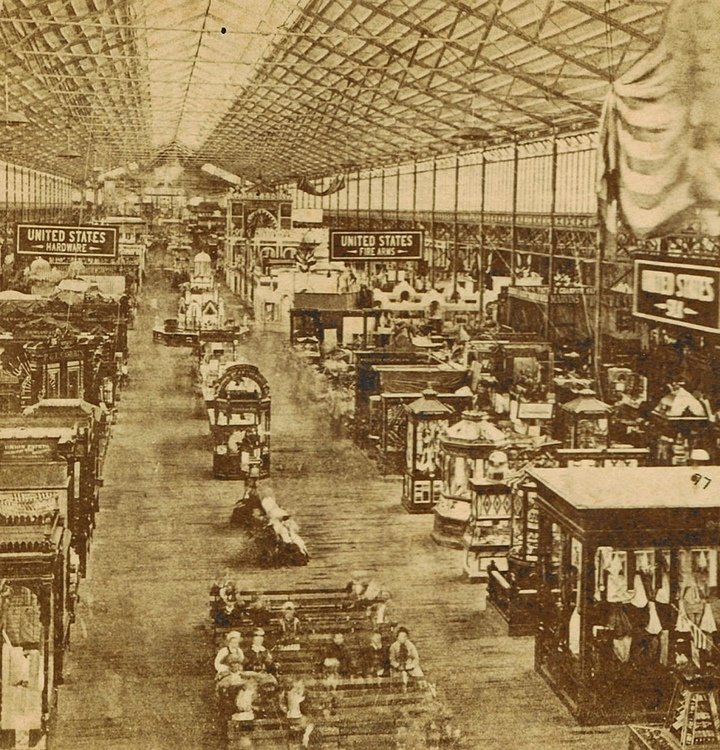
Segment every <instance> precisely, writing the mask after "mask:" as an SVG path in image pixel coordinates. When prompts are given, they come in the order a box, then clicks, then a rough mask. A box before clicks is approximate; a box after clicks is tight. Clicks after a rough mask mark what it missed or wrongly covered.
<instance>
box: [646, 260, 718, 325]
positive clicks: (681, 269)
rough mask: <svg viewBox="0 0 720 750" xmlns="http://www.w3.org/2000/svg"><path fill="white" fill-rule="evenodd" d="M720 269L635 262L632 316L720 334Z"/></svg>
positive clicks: (652, 261)
mask: <svg viewBox="0 0 720 750" xmlns="http://www.w3.org/2000/svg"><path fill="white" fill-rule="evenodd" d="M718 290H720V268H716V267H714V266H697V265H687V264H684V263H662V262H659V261H654V260H639V259H638V260H636V261H635V284H634V305H633V315H635V316H636V317H638V318H645V319H646V320H654V321H657V322H658V323H665V324H672V325H676V326H681V327H683V328H693V329H696V330H698V331H709V332H712V333H719V332H720V300H719V299H718Z"/></svg>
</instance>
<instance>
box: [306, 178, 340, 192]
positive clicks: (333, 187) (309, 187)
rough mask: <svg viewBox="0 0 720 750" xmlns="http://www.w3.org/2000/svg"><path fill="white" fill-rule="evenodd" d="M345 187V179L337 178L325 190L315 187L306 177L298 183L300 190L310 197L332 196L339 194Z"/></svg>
mask: <svg viewBox="0 0 720 750" xmlns="http://www.w3.org/2000/svg"><path fill="white" fill-rule="evenodd" d="M344 187H345V178H344V177H335V178H334V179H333V180H331V182H330V184H329V185H328V186H327V187H326V188H325V190H323V189H322V188H317V187H315V185H313V184H312V182H310V181H309V180H308V179H307V178H306V177H301V178H300V179H299V180H298V182H297V188H298V190H302V191H303V193H308V194H309V195H332V194H333V193H339V192H340V191H341V190H342V189H343V188H344Z"/></svg>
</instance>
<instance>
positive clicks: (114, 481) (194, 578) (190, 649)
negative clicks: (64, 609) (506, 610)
mask: <svg viewBox="0 0 720 750" xmlns="http://www.w3.org/2000/svg"><path fill="white" fill-rule="evenodd" d="M152 298H155V299H157V300H158V303H159V307H160V310H159V313H160V315H161V317H164V314H163V312H164V311H167V312H170V310H171V309H172V307H173V306H174V304H175V295H173V294H172V293H170V292H169V290H168V289H167V284H166V282H164V281H161V279H160V277H159V274H156V275H152V274H151V276H150V282H149V286H148V287H147V288H146V290H145V293H144V301H143V305H142V306H141V311H140V315H139V319H138V322H137V326H136V329H135V331H134V332H132V333H131V336H130V339H131V342H130V346H131V361H130V376H131V381H130V386H129V387H128V389H127V390H126V391H125V393H124V394H123V400H122V402H121V404H120V416H119V421H118V424H117V426H116V428H115V434H114V438H113V441H112V444H111V446H110V451H109V456H108V460H107V464H106V481H105V487H104V488H103V490H102V495H101V503H102V512H101V515H100V521H99V527H98V530H97V533H96V536H95V541H94V547H93V551H92V564H91V579H90V580H88V581H86V582H85V583H84V585H83V587H82V591H81V595H82V601H81V603H80V607H79V622H78V624H77V625H76V626H75V629H74V641H73V644H72V651H71V653H70V655H69V657H68V660H67V675H66V684H65V685H64V686H62V687H61V688H60V696H59V716H58V720H57V723H56V727H55V731H54V734H53V736H52V738H51V747H52V748H55V749H56V750H81V749H84V748H108V749H110V750H120V749H122V750H125V749H127V750H136V749H137V750H165V749H167V750H177V748H183V749H185V750H187V749H194V748H197V750H214V748H221V747H222V746H223V733H222V728H219V727H217V726H216V723H215V715H214V711H213V697H212V648H211V637H210V634H209V632H208V631H207V616H208V613H207V602H208V590H209V587H210V584H211V582H212V581H213V580H214V579H216V578H217V577H218V576H220V575H222V573H223V571H225V570H226V569H231V570H233V571H235V575H236V578H237V580H238V583H239V584H240V586H241V587H242V588H266V589H273V588H278V589H280V588H291V587H293V586H298V587H301V586H326V585H333V586H334V585H342V584H344V583H345V581H346V580H347V579H348V578H349V576H350V573H351V571H353V570H356V569H363V570H367V571H370V572H372V573H373V574H375V575H376V576H377V577H378V579H379V580H381V582H382V583H383V584H384V586H385V587H386V588H388V589H389V590H390V591H391V592H392V593H393V597H394V598H393V613H392V614H393V615H394V616H395V617H397V618H398V619H400V620H401V621H403V622H406V623H407V624H408V626H409V627H410V630H411V634H412V636H413V639H414V640H415V642H416V643H417V645H418V647H419V649H420V653H421V658H422V661H423V664H424V666H425V667H426V670H427V671H428V673H429V674H430V676H431V678H432V679H433V680H434V681H437V683H438V687H439V690H440V694H441V696H442V697H444V698H445V699H446V701H447V702H448V703H449V704H450V705H451V706H453V707H454V709H455V712H456V715H457V719H458V722H459V723H460V725H461V726H462V727H463V729H464V730H465V731H466V733H467V734H468V735H469V736H470V737H471V739H472V743H471V745H470V746H471V747H478V748H483V750H494V749H495V748H497V749H498V750H500V749H501V748H502V750H508V748H513V750H536V748H538V747H544V748H548V749H552V748H568V747H573V748H578V749H579V750H581V749H582V750H585V749H587V750H611V749H612V750H615V749H616V748H618V747H624V746H625V744H626V742H627V730H626V729H625V728H624V727H613V728H602V727H601V728H593V729H590V730H582V729H580V728H578V727H576V726H575V724H574V722H573V721H572V720H571V719H570V717H569V715H568V713H567V712H566V710H565V709H564V708H563V706H562V705H561V704H560V702H559V701H558V700H557V699H556V698H555V696H554V695H553V694H552V692H551V691H550V690H549V689H548V688H547V687H546V686H545V684H544V683H543V682H542V680H541V679H540V678H539V677H538V676H537V675H535V674H534V672H533V668H532V639H530V638H516V639H510V638H508V637H507V636H505V635H504V632H505V628H504V626H503V623H502V622H501V620H500V618H499V617H498V616H497V614H496V613H495V612H494V611H493V610H492V609H488V610H487V611H482V610H481V593H482V592H481V590H480V587H478V586H471V585H468V584H465V583H463V582H462V580H461V578H460V568H461V558H460V555H461V553H459V552H457V551H453V550H446V549H441V548H438V547H436V546H435V545H434V544H433V543H432V542H431V541H430V537H429V531H430V528H431V524H432V521H431V517H430V516H409V515H407V514H406V513H405V512H404V511H402V509H401V508H400V505H399V495H400V481H399V479H398V478H382V477H381V476H380V475H379V473H378V471H377V470H376V468H375V467H374V466H373V465H372V464H371V463H370V462H369V461H368V460H367V458H366V457H365V456H364V455H362V454H361V453H360V452H359V451H358V450H357V449H356V448H355V447H354V446H353V445H352V444H351V443H350V442H349V441H347V440H345V439H341V438H338V437H337V436H333V435H331V433H330V428H329V425H328V420H327V418H326V415H325V412H324V410H323V406H322V404H321V403H320V402H319V401H318V398H317V393H316V391H315V380H314V378H313V375H312V373H310V372H309V371H308V370H307V369H304V366H301V365H299V364H298V363H296V362H295V360H294V359H293V357H292V356H291V354H290V353H289V352H288V347H287V344H286V342H285V340H284V337H282V336H280V335H278V334H270V333H264V332H262V331H256V332H255V333H254V335H253V336H252V338H251V339H250V340H249V341H248V342H247V343H246V344H244V345H243V347H242V354H243V356H245V357H246V358H247V359H248V361H250V362H252V363H254V364H257V365H258V366H259V368H260V370H261V371H262V372H263V374H264V375H265V376H266V377H267V378H268V380H269V382H270V386H271V388H272V399H273V402H272V405H273V410H272V441H273V442H272V477H271V479H270V480H268V481H267V482H266V483H265V485H264V486H265V488H266V489H267V490H270V489H271V490H272V491H273V492H274V493H275V496H276V498H277V499H278V502H279V503H280V504H281V505H283V506H285V507H287V508H288V509H290V510H291V511H292V512H293V513H294V514H295V515H296V516H297V518H298V520H299V521H300V523H301V525H302V533H303V536H304V538H305V540H306V542H307V544H308V547H309V550H310V554H311V556H312V560H311V562H310V564H309V565H308V566H307V567H305V568H295V569H283V570H275V569H269V570H268V569H263V568H261V567H259V566H258V565H257V562H256V561H255V560H253V558H252V556H251V555H250V554H249V551H248V548H247V545H246V544H245V540H244V537H243V535H242V533H241V532H238V531H237V530H234V529H231V528H230V527H229V526H228V518H229V516H230V511H231V508H232V506H233V503H234V502H235V500H236V498H237V496H238V494H239V493H241V492H242V483H235V482H223V481H219V480H214V479H212V477H211V453H210V448H209V446H210V442H209V438H208V428H207V424H206V420H205V415H204V410H203V408H202V405H201V404H200V403H199V399H198V398H197V397H196V396H194V395H193V389H192V384H191V380H190V372H191V355H190V353H189V350H187V349H171V348H164V347H162V346H160V345H157V344H153V343H152V336H151V329H152V325H153V321H154V317H155V316H156V315H157V314H158V310H155V309H152V308H151V305H150V304H149V301H150V300H151V299H152Z"/></svg>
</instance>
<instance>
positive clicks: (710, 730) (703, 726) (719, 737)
mask: <svg viewBox="0 0 720 750" xmlns="http://www.w3.org/2000/svg"><path fill="white" fill-rule="evenodd" d="M676 680H677V682H676V685H675V692H674V694H673V698H672V703H671V704H670V710H669V711H668V713H667V717H666V719H665V724H664V725H663V726H647V727H643V726H634V727H633V726H631V727H630V743H629V750H683V748H687V747H697V746H698V745H702V746H703V747H706V748H714V747H718V746H720V704H719V701H718V687H719V681H720V678H719V677H718V674H717V673H712V672H708V671H706V670H700V669H697V668H695V666H694V665H690V666H689V667H686V668H685V669H682V670H679V671H678V674H677V677H676Z"/></svg>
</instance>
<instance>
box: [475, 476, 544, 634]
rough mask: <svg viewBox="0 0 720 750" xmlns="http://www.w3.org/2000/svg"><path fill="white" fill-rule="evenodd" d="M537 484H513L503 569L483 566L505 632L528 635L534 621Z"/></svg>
mask: <svg viewBox="0 0 720 750" xmlns="http://www.w3.org/2000/svg"><path fill="white" fill-rule="evenodd" d="M536 495H537V485H536V484H535V483H534V482H532V481H529V480H525V481H521V482H519V483H518V484H516V485H515V486H514V487H513V490H512V495H511V515H512V519H511V527H510V549H509V552H508V555H507V564H506V566H505V568H506V570H505V571H503V570H501V569H500V567H499V566H497V565H495V563H494V562H491V563H490V564H489V565H488V568H487V574H488V599H489V601H490V603H491V604H492V605H493V606H494V607H495V609H497V611H498V612H499V613H500V614H501V615H502V617H503V619H504V620H505V621H506V622H507V624H508V635H530V634H531V633H534V632H535V627H536V624H537V617H536V612H537V547H538V528H539V525H538V519H539V511H538V508H537V504H536V502H535V499H536Z"/></svg>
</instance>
